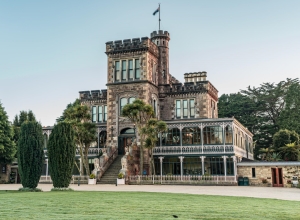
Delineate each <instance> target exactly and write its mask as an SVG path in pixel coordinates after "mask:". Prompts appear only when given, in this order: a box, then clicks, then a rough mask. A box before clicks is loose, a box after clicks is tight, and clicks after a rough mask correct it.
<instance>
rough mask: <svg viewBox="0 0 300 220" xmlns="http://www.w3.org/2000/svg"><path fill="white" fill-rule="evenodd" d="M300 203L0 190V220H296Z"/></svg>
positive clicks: (138, 194)
mask: <svg viewBox="0 0 300 220" xmlns="http://www.w3.org/2000/svg"><path fill="white" fill-rule="evenodd" d="M299 207H300V202H296V201H283V200H275V199H256V198H245V197H225V196H205V195H188V194H170V193H140V192H78V191H73V192H72V191H70V192H16V191H0V219H57V220H62V219H118V220H123V219H143V220H144V219H155V220H159V219H176V218H174V217H173V215H176V216H178V218H177V219H264V220H265V219H272V220H274V219H289V220H290V219H297V220H298V219H300V208H299Z"/></svg>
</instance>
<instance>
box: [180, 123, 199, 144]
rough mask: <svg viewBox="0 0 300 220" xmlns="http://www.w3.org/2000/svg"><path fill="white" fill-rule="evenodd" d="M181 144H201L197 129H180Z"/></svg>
mask: <svg viewBox="0 0 300 220" xmlns="http://www.w3.org/2000/svg"><path fill="white" fill-rule="evenodd" d="M182 144H183V145H195V144H201V130H200V128H198V127H192V128H183V129H182Z"/></svg>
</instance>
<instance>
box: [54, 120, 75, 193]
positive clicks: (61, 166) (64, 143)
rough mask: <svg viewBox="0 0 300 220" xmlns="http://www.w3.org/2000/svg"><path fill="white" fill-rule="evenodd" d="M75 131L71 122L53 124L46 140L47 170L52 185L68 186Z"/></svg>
mask: <svg viewBox="0 0 300 220" xmlns="http://www.w3.org/2000/svg"><path fill="white" fill-rule="evenodd" d="M74 138H75V133H74V130H73V128H72V126H71V124H69V123H66V122H60V123H58V124H57V125H55V126H54V128H53V130H52V132H51V134H50V138H49V142H48V158H49V170H50V175H51V179H52V181H53V186H54V187H58V188H62V187H64V188H66V187H68V186H69V184H70V181H71V178H72V171H73V167H74V162H75V149H76V146H75V139H74Z"/></svg>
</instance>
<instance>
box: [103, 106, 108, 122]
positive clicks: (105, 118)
mask: <svg viewBox="0 0 300 220" xmlns="http://www.w3.org/2000/svg"><path fill="white" fill-rule="evenodd" d="M103 121H107V105H105V106H104V117H103Z"/></svg>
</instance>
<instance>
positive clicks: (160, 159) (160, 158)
mask: <svg viewBox="0 0 300 220" xmlns="http://www.w3.org/2000/svg"><path fill="white" fill-rule="evenodd" d="M158 158H159V162H160V184H162V163H163V159H164V157H158Z"/></svg>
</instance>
